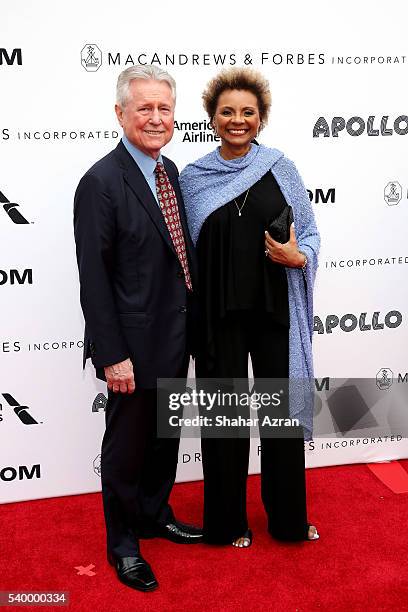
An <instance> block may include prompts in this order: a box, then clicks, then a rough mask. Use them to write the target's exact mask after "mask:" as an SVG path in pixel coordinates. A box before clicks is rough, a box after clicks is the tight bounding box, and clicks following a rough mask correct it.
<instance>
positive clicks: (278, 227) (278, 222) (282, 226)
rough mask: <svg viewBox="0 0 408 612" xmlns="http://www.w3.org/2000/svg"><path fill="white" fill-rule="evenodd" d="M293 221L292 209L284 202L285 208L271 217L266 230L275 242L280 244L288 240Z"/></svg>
mask: <svg viewBox="0 0 408 612" xmlns="http://www.w3.org/2000/svg"><path fill="white" fill-rule="evenodd" d="M292 223H293V210H292V207H291V206H289V205H288V204H286V206H285V208H284V209H283V210H282V212H281V213H279V215H278V216H277V217H275V219H272V221H270V223H269V227H268V232H269V234H270V236H271V238H273V239H274V240H276V242H281V243H282V244H283V243H285V242H288V241H289V237H290V226H291V225H292Z"/></svg>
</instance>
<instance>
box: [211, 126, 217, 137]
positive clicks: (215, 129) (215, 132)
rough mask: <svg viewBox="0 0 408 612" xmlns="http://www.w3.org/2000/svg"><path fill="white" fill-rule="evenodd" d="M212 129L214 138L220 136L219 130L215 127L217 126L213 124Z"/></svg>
mask: <svg viewBox="0 0 408 612" xmlns="http://www.w3.org/2000/svg"><path fill="white" fill-rule="evenodd" d="M211 127H212V130H213V132H214V136H218V132H217V128H216V127H215V125H214V124H213V123H212V124H211ZM218 138H219V136H218Z"/></svg>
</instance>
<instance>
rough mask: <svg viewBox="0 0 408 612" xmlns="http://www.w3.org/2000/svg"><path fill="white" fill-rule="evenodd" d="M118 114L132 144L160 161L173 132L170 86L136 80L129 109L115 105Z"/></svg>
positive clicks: (131, 92) (151, 81)
mask: <svg viewBox="0 0 408 612" xmlns="http://www.w3.org/2000/svg"><path fill="white" fill-rule="evenodd" d="M115 111H116V115H117V117H118V121H119V123H120V125H121V126H122V128H123V131H124V133H125V135H126V137H127V138H128V139H129V140H130V142H131V143H132V144H134V145H135V146H136V147H137V148H138V149H140V150H141V151H143V153H145V154H146V155H149V156H150V157H153V159H157V158H158V156H159V154H160V149H161V148H162V147H164V145H165V144H167V143H168V142H169V141H170V140H171V137H172V136H173V132H174V99H173V96H172V94H171V89H170V86H169V85H168V84H167V83H166V82H164V81H156V80H154V79H134V80H133V81H131V83H130V86H129V98H128V101H127V103H126V105H125V106H124V107H121V106H119V105H118V104H116V106H115Z"/></svg>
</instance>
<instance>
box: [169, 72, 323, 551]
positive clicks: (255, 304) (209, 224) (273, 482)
mask: <svg viewBox="0 0 408 612" xmlns="http://www.w3.org/2000/svg"><path fill="white" fill-rule="evenodd" d="M203 99H204V106H205V108H206V110H207V112H208V114H209V117H210V120H211V122H212V125H213V128H214V130H215V132H216V133H217V134H218V136H219V137H220V139H221V147H220V149H219V150H217V151H216V152H215V153H213V154H210V155H209V156H206V157H204V158H202V160H198V161H197V162H196V163H195V164H192V165H191V166H188V167H187V169H186V170H185V171H183V172H182V174H181V177H180V182H181V186H182V189H183V195H184V199H185V203H186V210H187V215H188V217H189V223H190V227H191V228H192V234H193V239H194V232H195V229H196V220H195V217H194V215H195V213H196V212H197V211H196V210H194V206H195V205H194V203H193V199H194V195H192V196H191V202H190V195H191V193H192V192H194V190H195V193H197V192H198V191H199V189H200V180H201V179H202V178H203V180H204V183H203V185H206V186H208V185H209V183H210V184H211V182H212V181H214V182H215V183H216V182H217V180H219V181H220V186H221V187H220V198H221V193H222V189H223V186H224V185H225V182H226V180H227V181H229V182H230V184H232V183H233V181H234V180H238V181H239V180H240V176H241V175H240V174H239V172H237V173H236V172H235V170H236V168H237V167H238V165H239V164H244V165H245V170H244V172H246V173H248V172H249V173H251V172H252V170H251V167H252V166H253V168H254V176H255V179H254V181H253V182H251V180H250V179H246V180H247V183H246V187H247V188H246V189H245V190H243V191H242V192H241V191H239V193H237V195H236V197H232V198H231V199H230V200H228V201H226V203H223V202H222V201H221V204H222V205H220V204H219V203H215V204H214V205H213V206H212V209H213V210H212V212H211V211H207V212H204V213H203V215H202V218H204V221H203V222H202V223H201V222H200V227H199V230H198V232H199V237H198V241H197V253H198V262H199V279H200V280H199V283H200V286H199V295H200V302H201V324H200V342H199V351H198V354H197V358H196V374H197V378H199V379H209V378H211V379H231V378H238V379H247V378H248V355H250V356H251V361H252V368H253V373H254V378H255V380H256V379H271V378H278V379H286V380H287V379H288V377H289V326H290V315H289V297H288V279H287V273H286V268H287V267H288V268H297V269H298V270H297V271H298V272H299V274H300V276H302V271H304V270H305V268H306V266H307V261H308V257H307V256H306V254H305V252H302V251H300V250H299V248H298V244H297V240H296V236H295V232H294V229H293V228H291V237H290V241H289V242H287V244H283V245H280V244H278V243H276V242H275V241H273V240H272V239H271V238H270V236H269V235H266V237H265V230H266V228H267V227H268V224H269V222H270V220H271V219H274V218H275V217H277V216H278V215H279V214H280V213H281V212H282V210H283V208H284V207H285V206H286V201H285V198H284V196H283V194H282V191H281V189H280V186H279V184H278V182H277V180H276V178H275V175H274V170H273V164H274V163H275V158H276V161H278V160H279V159H281V157H283V155H282V154H281V153H280V152H277V151H276V150H275V149H267V148H266V147H263V149H262V150H260V151H257V144H253V143H252V141H253V139H254V138H255V137H256V136H257V135H258V132H259V130H260V128H261V127H263V126H264V125H265V123H266V121H267V117H268V112H269V107H270V92H269V86H268V83H267V81H265V79H264V78H263V77H262V76H261V75H260V74H259V73H256V72H254V71H252V70H249V69H230V70H227V71H224V72H222V73H221V74H220V75H218V76H217V77H215V78H214V79H213V80H212V81H211V82H210V83H209V85H208V87H207V89H206V91H205V92H204V94H203ZM257 153H259V155H257ZM262 155H264V157H265V159H266V164H267V165H266V166H265V171H261V170H260V168H259V164H260V163H261V164H262V163H263V162H259V159H260V158H261V157H262ZM251 156H252V157H253V160H252V158H251ZM269 159H270V160H271V161H270V162H268V160H269ZM281 163H282V161H281ZM206 164H207V165H208V167H207V165H206ZM218 168H219V172H218ZM230 170H231V178H229V174H228V173H229V171H230ZM224 172H225V173H226V174H225V175H224ZM238 175H239V176H238ZM257 175H258V176H259V178H258V177H257ZM237 176H238V179H236V177H237ZM226 177H227V178H226ZM195 179H196V180H197V182H196V184H195V185H194V188H191V191H189V188H190V187H191V185H192V184H193V183H194V180H195ZM302 188H303V190H304V187H303V186H302ZM226 189H227V190H228V189H229V185H227V187H226ZM214 192H215V194H217V187H216V186H215V188H214ZM303 195H304V194H303V193H302V197H303ZM306 197H307V194H306ZM215 198H217V195H215ZM224 199H225V198H224ZM307 202H308V206H310V204H309V201H308V199H307ZM190 205H191V206H190ZM206 206H207V201H206V200H205V198H204V201H203V207H204V208H205V207H206ZM207 213H208V214H207ZM307 213H308V214H309V215H311V216H310V227H311V228H312V230H313V231H314V232H315V234H317V230H315V226H314V219H313V213H311V212H310V211H309V210H308V211H307ZM308 254H309V251H308ZM265 255H266V257H265ZM302 282H303V281H302ZM283 415H284V416H286V417H287V416H289V415H288V413H287V410H286V412H284V413H283ZM248 416H249V415H248ZM258 416H259V415H258ZM274 416H275V415H274ZM298 429H299V431H297V435H296V436H295V437H291V438H289V437H269V436H264V435H263V433H262V431H261V432H260V436H261V486H262V500H263V504H264V507H265V510H266V513H267V516H268V528H269V531H270V533H271V534H272V535H273V536H274V537H276V538H279V539H286V540H304V539H309V540H311V539H317V538H318V537H319V536H318V534H317V530H316V528H315V527H314V526H311V525H309V524H308V522H307V515H306V490H305V463H304V441H303V430H301V428H298ZM236 434H237V435H236V436H235V437H228V438H227V437H225V438H221V439H220V438H216V437H211V436H206V435H205V433H204V434H203V437H202V442H201V445H202V460H203V472H204V536H205V539H206V541H207V542H209V543H214V544H226V543H232V544H233V545H234V546H238V547H246V546H249V545H250V544H251V542H252V533H251V531H250V529H249V527H248V522H247V515H246V479H247V474H248V458H249V446H250V440H249V437H248V436H247V435H246V436H245V435H244V436H243V437H242V435H241V437H240V436H239V432H238V431H237V432H236ZM292 435H293V432H292Z"/></svg>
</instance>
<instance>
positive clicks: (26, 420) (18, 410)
mask: <svg viewBox="0 0 408 612" xmlns="http://www.w3.org/2000/svg"><path fill="white" fill-rule="evenodd" d="M2 395H3V397H4V399H5V400H6V402H7V405H8V406H9V407H10V408H11V409H12V410H13V412H14V414H15V415H16V416H17V418H18V419H19V420H20V421H21V422H22V423H23V425H38V421H36V420H35V418H34V417H33V416H32V415H31V414H30V413H29V412H28V411H29V410H30V408H29V407H28V406H25V405H24V404H20V403H19V402H18V401H17V400H16V399H15V398H14V397H13V396H12V395H10V393H3V394H2ZM2 408H3V407H2V405H1V404H0V422H1V421H2V420H3V414H2V412H3V411H2Z"/></svg>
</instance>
